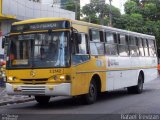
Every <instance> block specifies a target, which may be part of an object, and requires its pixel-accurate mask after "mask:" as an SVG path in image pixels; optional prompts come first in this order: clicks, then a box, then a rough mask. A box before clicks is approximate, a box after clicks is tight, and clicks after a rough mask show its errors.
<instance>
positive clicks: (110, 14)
mask: <svg viewBox="0 0 160 120" xmlns="http://www.w3.org/2000/svg"><path fill="white" fill-rule="evenodd" d="M111 2H112V0H109V3H110V7H109V26H111V27H112V9H111V7H112V4H111Z"/></svg>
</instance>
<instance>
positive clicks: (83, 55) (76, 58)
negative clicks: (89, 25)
mask: <svg viewBox="0 0 160 120" xmlns="http://www.w3.org/2000/svg"><path fill="white" fill-rule="evenodd" d="M79 35H81V44H79V45H78V53H77V54H73V55H72V64H73V65H76V64H79V63H83V62H85V61H87V60H89V54H88V53H89V52H88V40H87V35H86V34H85V33H79Z"/></svg>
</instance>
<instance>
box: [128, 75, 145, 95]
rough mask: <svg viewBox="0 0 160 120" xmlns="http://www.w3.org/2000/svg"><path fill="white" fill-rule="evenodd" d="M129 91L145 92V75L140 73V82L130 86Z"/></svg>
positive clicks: (135, 92)
mask: <svg viewBox="0 0 160 120" xmlns="http://www.w3.org/2000/svg"><path fill="white" fill-rule="evenodd" d="M127 90H128V93H134V94H140V93H142V92H143V77H142V75H141V74H140V75H139V77H138V84H137V85H136V86H132V87H128V88H127Z"/></svg>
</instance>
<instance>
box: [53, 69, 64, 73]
mask: <svg viewBox="0 0 160 120" xmlns="http://www.w3.org/2000/svg"><path fill="white" fill-rule="evenodd" d="M61 72H62V70H61V69H52V70H50V73H61Z"/></svg>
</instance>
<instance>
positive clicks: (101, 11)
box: [99, 0, 105, 25]
mask: <svg viewBox="0 0 160 120" xmlns="http://www.w3.org/2000/svg"><path fill="white" fill-rule="evenodd" d="M104 6H105V0H99V7H100V17H99V18H100V24H101V25H104Z"/></svg>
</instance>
